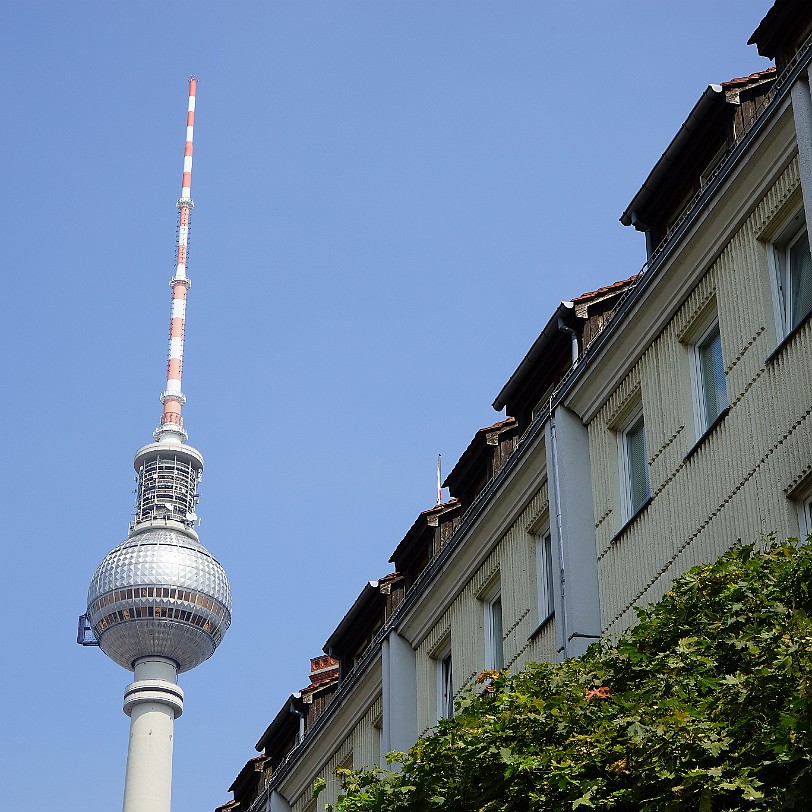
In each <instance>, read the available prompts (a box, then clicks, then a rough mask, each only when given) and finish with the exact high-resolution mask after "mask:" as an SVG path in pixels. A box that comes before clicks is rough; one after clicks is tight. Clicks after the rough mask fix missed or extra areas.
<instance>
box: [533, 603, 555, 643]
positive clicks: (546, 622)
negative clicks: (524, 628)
mask: <svg viewBox="0 0 812 812" xmlns="http://www.w3.org/2000/svg"><path fill="white" fill-rule="evenodd" d="M554 617H555V610H553V611H552V612H550V614H549V615H547V617H545V618H544V620H542V621H541V623H539V625H538V626H536V628H535V629H534V630H533V631H532V632H531V634H530V637H528V638H527V642H528V643H529V642H530V641H531V640H535V639H536V638H537V637H538V636H539V635H540V634H541V633H542V632H543V631H544V629H545V628H546V627H547V626H548V625H549V624H550V621H551V620H552V619H553V618H554Z"/></svg>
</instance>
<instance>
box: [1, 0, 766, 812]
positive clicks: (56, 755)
mask: <svg viewBox="0 0 812 812" xmlns="http://www.w3.org/2000/svg"><path fill="white" fill-rule="evenodd" d="M768 5H769V0H758V1H756V0H748V2H745V3H743V2H741V0H714V2H696V1H695V0H683V2H680V3H652V2H651V0H645V1H644V0H629V2H613V3H610V2H607V0H583V2H567V3H552V2H544V0H532V2H529V1H527V0H506V1H505V2H496V1H495V0H493V2H483V1H482V0H473V1H472V0H438V1H434V2H432V1H430V0H411V1H410V2H406V0H378V2H373V1H372V0H368V1H366V2H358V0H345V1H344V2H339V1H338V0H332V1H331V2H328V0H323V1H322V2H309V1H307V0H304V1H302V2H293V0H283V1H281V2H251V3H247V2H232V3H223V2H217V3H215V2H198V3H180V2H171V3H170V2H166V3H160V2H157V1H154V2H144V3H140V2H139V3H109V2H98V1H97V0H84V1H83V2H69V3H66V2H50V3H45V2H41V3H39V2H31V3H22V2H18V3H12V2H7V3H5V4H4V7H3V10H2V13H0V76H2V82H3V91H2V105H3V110H2V121H3V124H2V136H0V143H2V151H0V161H2V173H1V175H0V176H1V177H2V183H0V210H2V234H3V237H2V241H1V242H0V252H2V253H1V254H0V256H1V257H2V268H3V273H4V285H3V292H4V302H5V306H4V315H3V319H2V322H0V339H1V340H2V348H3V367H4V372H3V381H4V387H3V391H4V396H3V398H2V401H1V405H0V409H2V424H3V426H4V439H3V446H2V466H0V513H1V515H2V517H3V525H4V527H3V532H2V548H1V549H2V556H3V559H2V560H3V573H4V581H5V595H6V600H5V604H4V605H5V619H4V627H5V641H4V646H3V652H4V653H3V669H2V673H3V700H4V706H5V707H4V714H3V716H4V724H3V730H2V735H0V788H1V789H2V794H1V795H0V806H2V807H3V808H5V809H16V808H32V809H59V810H60V812H88V810H100V811H101V810H104V811H105V812H106V811H107V810H111V809H112V810H114V809H118V808H119V805H120V803H121V797H122V788H123V775H124V761H125V754H126V745H127V732H128V720H127V718H126V717H125V716H124V715H123V713H122V711H121V701H122V691H123V688H124V686H125V685H126V684H127V682H128V681H129V680H128V673H127V672H125V671H124V670H122V669H121V668H119V667H118V666H116V665H115V664H113V663H112V662H111V661H109V660H108V659H107V658H106V657H104V655H102V654H101V653H100V652H99V651H98V650H96V649H81V648H79V647H78V646H76V645H75V643H74V642H73V641H74V634H75V624H76V618H77V616H78V614H79V613H80V612H81V611H83V608H84V605H85V597H86V590H87V585H88V582H89V580H90V577H91V575H92V573H93V571H94V569H95V567H96V566H97V564H98V563H99V561H100V560H101V558H102V557H103V556H104V555H105V553H106V552H107V551H108V550H109V549H111V548H112V547H113V546H114V545H115V544H117V543H118V542H120V541H121V540H123V538H124V537H125V535H126V530H127V523H128V520H129V516H130V512H131V509H132V498H133V497H132V493H131V490H132V487H133V472H132V468H131V462H132V456H133V453H134V451H135V450H136V448H137V447H138V446H140V445H142V444H144V443H146V442H148V441H149V440H150V437H151V432H152V430H153V428H154V427H155V425H156V423H157V421H158V418H159V415H160V404H159V402H158V395H159V393H160V392H161V390H162V388H163V383H164V381H163V376H164V369H165V353H166V336H167V330H168V318H169V297H170V290H169V286H168V284H167V283H168V280H169V278H170V276H171V275H172V273H173V256H174V236H175V218H176V210H175V207H174V204H175V200H176V199H177V197H178V195H179V191H180V177H181V164H182V151H183V140H184V115H185V106H186V92H187V86H186V76H187V75H188V74H189V73H195V74H197V75H198V76H199V77H200V85H199V89H198V111H197V120H196V125H197V126H196V133H195V135H196V149H195V173H194V184H193V185H194V188H193V197H194V198H195V201H196V203H197V207H196V209H195V211H194V216H193V221H192V222H193V231H192V237H191V253H190V262H189V273H190V276H191V277H192V279H193V282H194V284H193V287H192V289H191V291H190V296H189V311H188V331H187V356H186V365H185V370H184V372H185V375H184V390H185V391H186V393H187V396H188V399H189V401H188V405H187V407H186V409H185V417H186V423H187V426H188V428H189V432H190V442H191V443H192V444H194V445H195V446H196V447H198V448H199V449H200V450H201V451H202V452H203V454H204V455H205V457H206V462H207V467H206V472H205V477H204V481H203V488H202V500H201V504H200V510H199V513H200V515H201V516H202V517H203V524H202V526H201V528H200V533H201V540H202V541H203V543H204V544H206V545H207V546H208V547H209V548H210V549H211V550H212V551H213V552H214V553H215V555H217V556H218V557H219V559H220V560H221V561H222V563H223V565H224V566H225V568H226V570H227V572H228V574H229V576H230V579H231V584H232V588H233V592H234V617H233V625H232V628H231V630H230V631H229V633H228V635H227V636H226V638H225V640H224V642H223V645H222V646H221V648H220V650H219V651H218V652H217V653H216V654H215V656H214V657H213V658H212V659H211V660H210V661H208V662H207V663H204V664H203V665H202V666H200V667H199V668H198V669H196V670H195V671H193V672H191V673H189V674H186V675H183V676H182V680H181V681H182V685H183V688H184V690H185V691H186V697H187V699H186V713H185V714H184V716H183V717H182V718H181V719H180V720H179V721H178V723H177V726H176V738H175V782H174V807H173V808H174V812H210V811H211V810H212V809H213V808H214V807H215V806H216V805H218V804H220V803H222V802H224V801H225V800H227V799H228V798H229V797H230V796H229V793H228V792H227V789H228V786H229V784H230V783H231V781H232V780H233V778H234V777H235V776H236V774H237V772H238V771H239V769H240V768H241V766H242V765H243V763H244V761H245V760H246V759H247V758H249V757H251V756H253V755H255V753H254V750H253V745H254V743H255V742H256V740H257V739H258V738H259V736H260V735H261V733H262V732H263V730H264V729H265V727H266V725H267V724H268V722H269V721H270V720H271V718H272V717H273V716H274V714H275V713H276V711H277V710H278V709H279V707H280V706H281V704H282V702H283V701H284V700H285V698H286V697H287V696H288V695H289V694H290V693H291V692H292V691H295V690H298V689H300V688H301V687H303V686H304V685H306V684H307V672H308V658H309V657H312V656H316V655H318V654H319V653H320V651H321V646H322V644H323V643H324V641H325V640H326V639H327V637H328V636H329V634H330V633H331V632H332V631H333V629H334V628H335V626H336V625H337V623H338V621H339V620H340V618H341V617H342V615H343V614H344V612H345V610H346V609H347V608H348V607H349V606H350V604H351V603H352V601H353V600H354V598H355V597H356V596H357V594H358V593H359V591H360V589H361V588H362V586H363V584H364V582H365V581H366V580H368V579H373V578H377V577H380V576H381V575H383V574H385V573H386V572H387V571H389V568H390V565H389V564H388V563H387V561H388V558H389V556H390V554H391V553H392V551H393V550H394V548H395V547H396V545H397V543H398V542H399V541H400V539H401V538H402V536H403V534H404V533H405V531H406V530H407V529H408V527H409V526H410V524H411V523H412V521H413V519H414V518H415V516H416V515H417V513H418V512H419V511H420V510H423V509H425V508H428V507H431V505H432V504H433V500H434V487H435V485H434V477H435V473H434V465H435V460H436V455H437V453H438V452H442V454H443V459H444V461H445V467H446V471H448V470H449V469H450V467H451V465H452V464H453V462H454V461H456V459H457V458H458V456H459V454H460V453H461V452H462V451H463V449H464V448H465V447H466V445H467V444H468V442H469V440H470V439H471V437H472V436H473V434H474V432H475V431H476V430H477V429H478V428H479V427H481V426H485V425H489V424H490V423H492V422H494V420H495V419H498V418H497V415H496V414H495V413H494V412H493V411H492V409H491V407H490V404H491V402H492V400H493V399H494V397H495V395H496V394H497V393H498V392H499V390H500V388H501V387H502V385H503V384H504V382H505V381H506V380H507V379H508V377H509V376H510V374H511V373H512V371H513V370H514V368H515V367H516V365H517V364H518V362H519V361H520V360H521V358H522V356H523V355H524V353H525V352H526V350H527V349H528V347H529V346H530V344H531V343H532V341H533V340H534V338H535V337H536V335H537V334H538V332H539V330H540V329H541V327H542V326H543V325H544V323H545V322H546V320H547V318H548V317H549V315H550V314H551V312H552V311H553V309H554V308H555V306H556V304H557V303H558V302H559V301H561V300H562V299H569V298H571V297H573V296H576V295H578V294H580V293H583V292H584V291H587V290H591V289H594V288H596V287H599V286H601V285H603V284H606V283H608V282H611V281H614V280H617V279H622V278H625V277H628V276H630V275H632V274H633V273H635V272H636V271H637V270H638V269H639V268H640V266H641V265H642V263H643V260H644V244H643V242H644V241H643V237H642V235H639V234H637V233H635V232H633V231H632V230H630V229H624V228H623V227H622V226H621V225H620V224H619V222H618V219H617V218H618V216H619V215H620V213H621V211H622V210H623V209H624V207H625V205H626V204H627V203H628V202H629V200H630V199H631V198H632V196H633V195H634V193H635V192H636V191H637V189H638V188H639V185H640V184H641V183H642V181H643V180H644V179H645V176H646V174H647V173H648V171H649V169H650V168H651V166H652V165H653V164H654V162H655V161H656V160H657V158H658V157H659V155H660V154H661V153H662V151H663V150H664V149H665V147H666V146H667V144H668V142H669V140H670V139H671V137H672V136H673V134H674V133H675V132H676V131H677V129H678V128H679V126H680V124H681V123H682V121H683V120H684V119H685V117H686V116H687V114H688V112H689V110H690V109H691V107H692V106H693V104H694V103H695V102H696V100H697V99H698V98H699V96H700V94H701V93H702V91H703V89H704V87H705V86H706V85H707V84H708V83H710V82H720V81H724V80H727V79H730V78H732V77H735V76H742V75H746V74H749V73H751V72H753V71H755V70H759V69H763V68H764V67H766V65H767V63H766V61H765V60H762V59H761V58H759V57H758V55H757V54H756V52H755V50H754V49H753V48H752V47H747V46H746V45H745V43H746V41H747V39H748V37H749V35H750V33H751V32H752V31H753V30H754V29H755V27H756V25H757V24H758V22H759V20H760V19H761V17H762V16H763V14H764V13H765V12H766V10H767V8H768Z"/></svg>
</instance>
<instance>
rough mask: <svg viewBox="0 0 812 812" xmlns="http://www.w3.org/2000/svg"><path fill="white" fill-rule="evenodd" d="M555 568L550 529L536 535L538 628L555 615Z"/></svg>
mask: <svg viewBox="0 0 812 812" xmlns="http://www.w3.org/2000/svg"><path fill="white" fill-rule="evenodd" d="M554 588H555V568H554V567H553V537H552V534H551V533H550V528H549V527H548V528H547V529H546V530H542V531H541V532H539V533H536V596H537V599H538V615H539V626H540V625H541V624H542V623H546V622H547V621H548V620H549V619H550V618H551V617H552V616H553V615H554V614H555V592H554Z"/></svg>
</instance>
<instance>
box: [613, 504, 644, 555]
mask: <svg viewBox="0 0 812 812" xmlns="http://www.w3.org/2000/svg"><path fill="white" fill-rule="evenodd" d="M650 504H651V497H650V496H649V497H648V498H647V499H646V501H645V502H643V504H642V505H640V507H639V508H637V510H636V511H635V512H634V513H633V514H632V515H631V516H630V517H629V518H628V519H627V520H626V522H625V523H624V525H623V527H621V528H620V530H618V531H617V533H615V535H614V536H612V539H611V541H610V542H609V543H610V544H614V543H615V542H616V541H617V540H618V539H619V538H620V537H621V536H622V535H623V534H624V533H625V532H626V531H627V530H628V529H629V527H631V525H633V524H634V523H635V522H636V521H637V519H638V517H639V516H640V514H641V513H644V512H645V510H646V508H647V507H648V506H649V505H650Z"/></svg>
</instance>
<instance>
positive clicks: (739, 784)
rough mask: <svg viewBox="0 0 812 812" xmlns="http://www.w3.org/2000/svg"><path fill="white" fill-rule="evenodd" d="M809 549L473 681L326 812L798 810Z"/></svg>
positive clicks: (809, 660) (682, 582)
mask: <svg viewBox="0 0 812 812" xmlns="http://www.w3.org/2000/svg"><path fill="white" fill-rule="evenodd" d="M810 585H812V546H811V545H810V544H805V545H798V544H797V543H792V541H790V542H786V543H771V544H768V545H767V546H766V549H763V550H762V551H760V552H757V551H756V550H755V549H754V547H752V546H746V547H738V548H736V549H734V550H732V551H731V552H729V553H727V554H726V555H725V556H724V557H723V558H721V559H720V560H719V561H718V562H717V563H715V564H713V565H710V566H704V567H698V568H696V569H694V570H691V571H690V572H689V573H687V574H686V575H684V576H683V577H682V578H680V579H679V580H678V581H676V582H675V584H674V586H673V589H672V590H671V591H670V592H669V593H668V594H667V595H666V596H665V597H664V598H663V599H662V600H661V601H660V602H659V603H658V604H656V605H654V606H652V607H650V608H648V609H645V610H638V615H639V624H638V625H637V626H635V627H634V628H633V629H632V630H631V631H630V632H629V633H628V634H627V635H626V636H625V637H624V638H622V639H621V640H620V641H619V642H617V643H616V644H614V645H610V644H608V643H601V644H596V645H593V646H592V647H590V649H589V650H588V651H587V652H586V654H585V655H584V656H582V657H579V658H576V659H571V660H568V661H566V662H564V663H562V664H560V665H548V664H536V665H531V666H529V667H528V668H527V669H525V670H524V671H522V672H521V673H519V674H517V675H515V676H507V675H505V674H500V673H497V672H483V674H481V675H480V678H479V680H478V684H477V685H476V686H474V688H473V689H472V690H471V691H469V692H468V693H467V694H466V695H464V696H463V698H462V699H461V701H459V702H458V704H457V708H456V715H455V716H454V718H453V719H444V720H442V721H441V722H440V723H439V724H438V726H437V728H436V729H435V730H434V731H433V732H432V733H431V735H428V736H426V737H424V738H422V739H420V740H419V741H418V742H417V744H415V746H414V747H412V748H411V749H410V750H409V751H408V752H407V753H399V754H390V756H389V759H390V762H392V761H396V762H399V768H400V769H399V770H397V771H390V770H386V769H382V768H377V769H373V770H360V771H350V770H346V771H343V781H344V792H343V794H342V795H340V796H339V799H338V801H337V803H336V804H335V806H334V807H328V809H331V810H334V812H384V810H386V811H387V812H390V811H391V812H400V811H401V810H402V811H403V812H406V810H408V811H409V812H424V810H425V811H426V812H428V810H453V812H475V811H476V812H502V811H507V810H510V811H511V812H524V811H525V810H527V811H528V812H530V810H533V812H536V811H538V812H541V811H542V810H545V811H546V810H556V812H560V810H568V809H573V810H578V809H598V810H609V809H611V810H629V811H631V810H634V812H652V810H657V811H658V812H660V810H686V811H687V810H692V812H693V811H694V810H700V812H716V811H717V810H726V811H727V810H730V811H731V812H733V811H736V812H737V811H738V810H754V809H768V810H784V809H786V810H801V809H803V810H806V809H809V808H810V803H812V802H810V800H809V799H810V798H812V771H811V770H810V765H811V763H812V762H810V747H812V735H811V734H812V703H811V696H812V694H811V690H810V675H812V670H811V667H812V621H810V615H812V595H811V594H810V590H811V589H812V586H810Z"/></svg>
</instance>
